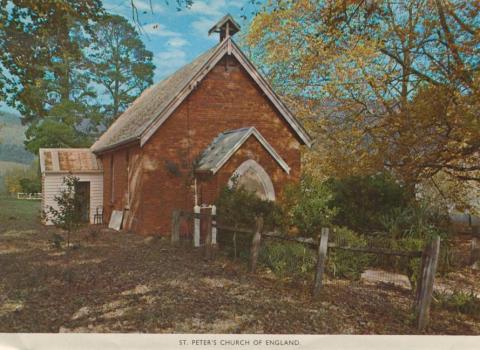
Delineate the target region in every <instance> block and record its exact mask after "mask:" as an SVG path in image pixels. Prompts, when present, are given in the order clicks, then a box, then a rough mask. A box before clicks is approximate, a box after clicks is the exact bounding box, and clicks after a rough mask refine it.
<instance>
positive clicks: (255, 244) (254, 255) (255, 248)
mask: <svg viewBox="0 0 480 350" xmlns="http://www.w3.org/2000/svg"><path fill="white" fill-rule="evenodd" d="M255 223H256V225H255V226H256V227H255V234H254V235H253V239H252V250H251V252H250V272H251V273H255V270H256V269H257V260H258V254H259V253H260V243H261V240H262V229H263V217H262V216H260V217H257V218H256V219H255Z"/></svg>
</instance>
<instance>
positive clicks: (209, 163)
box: [196, 126, 290, 174]
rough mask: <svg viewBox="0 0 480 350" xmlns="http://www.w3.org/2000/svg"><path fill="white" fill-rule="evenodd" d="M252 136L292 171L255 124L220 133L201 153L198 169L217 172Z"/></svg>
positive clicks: (279, 162)
mask: <svg viewBox="0 0 480 350" xmlns="http://www.w3.org/2000/svg"><path fill="white" fill-rule="evenodd" d="M250 136H253V137H255V138H256V139H257V140H258V141H259V142H260V143H261V144H262V146H263V147H264V148H265V149H266V150H267V152H268V153H270V155H271V156H272V157H273V158H274V159H275V160H276V161H277V163H278V164H279V165H280V166H281V167H282V169H283V170H284V171H285V172H286V173H289V172H290V167H289V166H288V164H287V163H286V162H285V161H284V160H283V158H282V157H280V155H279V154H278V153H277V152H276V151H275V149H274V148H273V147H272V146H271V145H270V144H269V143H268V142H267V140H265V138H264V137H263V136H262V135H261V134H260V132H259V131H258V130H257V129H255V128H254V127H253V126H252V127H248V128H241V129H236V130H230V131H224V132H222V133H221V134H220V135H218V136H217V137H216V138H215V139H214V140H213V142H212V143H211V144H210V145H209V146H208V147H207V148H206V149H205V150H204V151H203V152H202V154H201V155H200V159H199V161H198V165H197V168H196V171H198V172H212V173H213V174H215V173H216V172H217V171H218V170H219V169H220V168H221V167H222V166H223V165H224V164H225V163H226V162H227V161H228V160H229V159H230V157H231V156H232V155H233V154H234V153H235V152H236V151H237V150H238V149H239V148H240V147H241V146H242V145H243V144H244V142H245V141H247V139H248V138H249V137H250Z"/></svg>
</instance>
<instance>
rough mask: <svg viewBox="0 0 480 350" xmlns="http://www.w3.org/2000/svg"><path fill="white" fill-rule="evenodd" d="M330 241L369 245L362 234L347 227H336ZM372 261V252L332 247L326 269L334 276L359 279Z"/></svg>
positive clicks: (351, 244) (355, 245)
mask: <svg viewBox="0 0 480 350" xmlns="http://www.w3.org/2000/svg"><path fill="white" fill-rule="evenodd" d="M329 241H331V242H335V243H336V244H338V245H341V246H348V247H357V248H360V247H365V246H367V241H366V240H365V239H364V238H363V237H362V236H360V235H358V234H356V233H355V232H353V231H351V230H349V229H348V228H345V227H336V228H334V230H333V232H332V234H331V236H330V238H329ZM371 262H372V256H371V254H368V253H362V252H354V251H348V250H343V249H339V248H332V249H330V250H329V252H328V258H327V265H326V271H327V273H328V274H330V275H331V276H334V277H343V278H348V279H358V278H359V277H360V275H361V274H362V272H363V271H365V269H366V268H367V267H368V266H369V265H370V264H371Z"/></svg>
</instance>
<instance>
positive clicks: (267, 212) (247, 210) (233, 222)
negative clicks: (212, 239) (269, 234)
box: [215, 186, 279, 228]
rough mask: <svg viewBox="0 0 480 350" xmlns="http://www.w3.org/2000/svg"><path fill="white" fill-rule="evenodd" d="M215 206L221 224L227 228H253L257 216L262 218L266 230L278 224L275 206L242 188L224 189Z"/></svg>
mask: <svg viewBox="0 0 480 350" xmlns="http://www.w3.org/2000/svg"><path fill="white" fill-rule="evenodd" d="M215 205H216V206H217V214H218V217H219V219H220V220H221V221H222V224H226V225H229V226H233V227H243V228H254V227H255V217H257V216H263V218H264V226H265V227H266V228H272V227H275V226H276V223H277V222H278V216H279V213H278V210H279V208H278V207H277V206H276V204H275V203H274V202H271V201H269V200H263V199H261V198H259V197H258V196H257V195H256V194H255V193H253V192H249V191H247V190H246V189H245V188H243V187H236V186H233V187H232V188H230V187H224V188H223V189H222V191H221V192H220V195H219V197H218V199H217V200H216V202H215Z"/></svg>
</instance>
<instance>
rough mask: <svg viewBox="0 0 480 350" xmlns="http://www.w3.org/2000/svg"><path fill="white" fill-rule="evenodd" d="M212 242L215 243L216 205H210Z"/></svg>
mask: <svg viewBox="0 0 480 350" xmlns="http://www.w3.org/2000/svg"><path fill="white" fill-rule="evenodd" d="M212 244H213V245H216V244H217V207H216V206H215V205H212Z"/></svg>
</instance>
